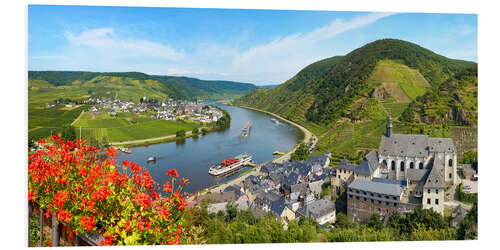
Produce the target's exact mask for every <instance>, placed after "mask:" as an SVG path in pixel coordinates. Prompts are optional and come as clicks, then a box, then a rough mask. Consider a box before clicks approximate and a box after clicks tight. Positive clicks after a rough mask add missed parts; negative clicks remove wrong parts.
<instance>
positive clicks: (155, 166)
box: [116, 104, 302, 193]
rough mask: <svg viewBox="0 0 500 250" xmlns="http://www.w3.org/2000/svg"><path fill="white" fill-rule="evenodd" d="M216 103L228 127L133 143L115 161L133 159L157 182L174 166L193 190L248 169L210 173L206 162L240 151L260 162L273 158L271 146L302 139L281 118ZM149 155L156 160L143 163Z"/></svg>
mask: <svg viewBox="0 0 500 250" xmlns="http://www.w3.org/2000/svg"><path fill="white" fill-rule="evenodd" d="M216 105H217V106H219V107H221V108H223V109H225V110H226V111H227V112H229V114H230V115H231V126H230V127H229V128H227V129H224V130H221V131H214V132H211V133H208V134H206V135H199V136H197V137H193V138H187V139H185V140H182V141H176V142H167V143H160V144H154V145H149V146H143V147H134V148H131V151H132V153H131V154H124V153H119V154H118V156H117V157H116V159H117V161H118V162H121V161H123V160H129V161H135V162H137V163H138V164H139V165H140V166H143V167H145V168H147V169H148V171H149V172H150V174H151V176H152V177H153V179H154V180H155V181H156V182H157V183H159V184H161V185H162V184H163V183H164V182H165V181H166V180H167V177H166V175H165V173H166V171H167V170H168V169H171V168H175V169H177V171H178V172H179V175H180V176H181V177H184V178H187V179H189V180H190V182H191V184H190V185H188V186H186V187H185V188H184V190H183V191H186V192H188V193H193V192H197V191H199V190H202V189H204V188H208V187H210V186H213V185H216V184H219V183H223V182H226V181H228V180H231V179H234V178H236V177H238V175H239V174H240V173H241V172H242V171H245V170H247V169H248V168H246V169H241V170H240V171H238V172H236V173H234V174H232V175H229V176H224V177H214V176H210V175H209V174H208V168H209V167H210V165H213V164H215V163H217V162H220V161H223V160H226V159H227V158H230V157H235V156H236V155H239V154H242V153H246V154H249V155H251V156H252V157H253V160H254V161H255V162H256V163H262V162H265V161H268V160H271V159H273V152H274V151H275V150H278V151H281V152H287V151H289V150H291V149H292V148H293V147H294V146H295V144H297V143H298V142H299V141H300V140H301V139H302V134H301V132H300V130H299V129H298V128H296V127H294V126H292V125H290V124H288V123H285V122H282V121H279V122H278V123H276V122H274V121H272V120H271V119H272V118H273V117H272V116H270V115H268V114H265V113H262V112H258V111H253V110H248V109H243V108H240V107H235V106H227V105H222V104H216ZM248 121H250V122H251V123H252V127H251V129H250V134H249V135H248V137H246V138H242V137H241V136H240V134H241V129H242V128H243V126H244V125H245V123H246V122H248ZM150 156H154V157H156V158H157V160H156V162H151V163H147V162H146V161H147V158H148V157H150Z"/></svg>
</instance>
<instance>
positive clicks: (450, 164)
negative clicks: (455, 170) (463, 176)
mask: <svg viewBox="0 0 500 250" xmlns="http://www.w3.org/2000/svg"><path fill="white" fill-rule="evenodd" d="M448 166H450V167H453V160H452V159H450V160H448Z"/></svg>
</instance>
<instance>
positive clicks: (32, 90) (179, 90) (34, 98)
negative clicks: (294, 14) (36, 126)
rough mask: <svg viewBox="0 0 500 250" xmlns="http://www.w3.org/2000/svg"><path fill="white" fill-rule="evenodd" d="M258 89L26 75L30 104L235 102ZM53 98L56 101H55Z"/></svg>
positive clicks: (140, 78)
mask: <svg viewBox="0 0 500 250" xmlns="http://www.w3.org/2000/svg"><path fill="white" fill-rule="evenodd" d="M256 88H257V87H256V86H255V85H253V84H249V83H239V82H230V81H205V80H199V79H196V78H188V77H173V76H151V75H147V74H144V73H140V72H102V73H100V72H84V71H29V72H28V90H29V92H28V93H29V95H28V98H29V100H30V102H48V101H52V100H54V99H58V98H70V99H79V98H88V97H90V96H100V97H106V96H107V97H114V96H115V95H118V97H119V98H122V99H132V100H136V101H138V100H139V98H141V97H142V96H143V95H147V96H149V97H151V98H165V97H170V98H174V99H195V98H198V99H223V98H235V97H238V96H241V95H243V94H245V93H246V92H248V91H250V90H253V89H256ZM54 97H55V98H54Z"/></svg>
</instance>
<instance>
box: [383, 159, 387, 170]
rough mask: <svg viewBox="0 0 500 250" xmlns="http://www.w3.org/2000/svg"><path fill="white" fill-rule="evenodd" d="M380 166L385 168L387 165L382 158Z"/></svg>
mask: <svg viewBox="0 0 500 250" xmlns="http://www.w3.org/2000/svg"><path fill="white" fill-rule="evenodd" d="M382 167H384V168H386V167H387V161H386V160H383V161H382Z"/></svg>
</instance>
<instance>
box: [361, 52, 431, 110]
mask: <svg viewBox="0 0 500 250" xmlns="http://www.w3.org/2000/svg"><path fill="white" fill-rule="evenodd" d="M370 81H376V82H381V83H382V85H383V86H384V88H385V89H386V90H387V92H388V93H390V94H391V96H392V97H394V99H396V101H397V102H409V101H410V100H414V99H415V98H417V97H418V96H421V95H423V94H425V92H426V91H427V88H428V87H430V84H429V83H428V82H427V80H425V78H424V77H423V76H422V74H420V72H419V71H418V70H415V69H410V68H408V66H405V65H403V64H399V63H397V62H395V61H392V60H381V61H380V62H379V63H378V64H377V67H376V68H375V71H374V72H373V74H372V75H371V77H370Z"/></svg>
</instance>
